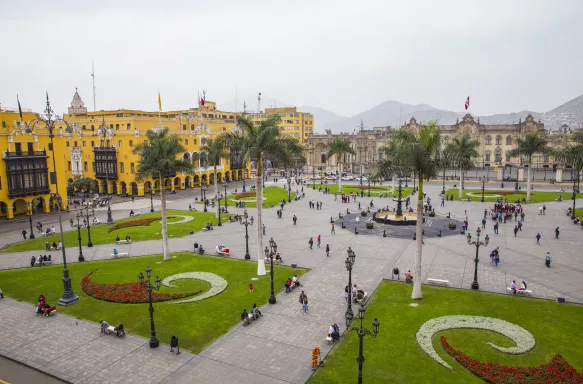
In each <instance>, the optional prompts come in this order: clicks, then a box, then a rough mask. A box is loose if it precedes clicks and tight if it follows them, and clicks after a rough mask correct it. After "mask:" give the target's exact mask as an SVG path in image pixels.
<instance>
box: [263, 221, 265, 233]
mask: <svg viewBox="0 0 583 384" xmlns="http://www.w3.org/2000/svg"><path fill="white" fill-rule="evenodd" d="M263 236H265V224H263Z"/></svg>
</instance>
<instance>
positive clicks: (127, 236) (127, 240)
mask: <svg viewBox="0 0 583 384" xmlns="http://www.w3.org/2000/svg"><path fill="white" fill-rule="evenodd" d="M131 242H132V239H131V237H130V235H126V243H131Z"/></svg>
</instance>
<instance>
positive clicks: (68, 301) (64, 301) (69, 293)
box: [26, 93, 79, 306]
mask: <svg viewBox="0 0 583 384" xmlns="http://www.w3.org/2000/svg"><path fill="white" fill-rule="evenodd" d="M57 122H60V123H63V124H65V125H66V129H65V131H66V132H67V133H70V132H72V131H73V129H72V128H71V126H70V125H69V124H68V123H67V122H66V121H65V120H63V119H62V118H60V117H58V116H57V115H55V114H54V111H53V108H52V107H51V103H50V101H49V95H48V93H47V103H46V108H45V113H44V116H42V117H37V118H36V119H34V120H33V121H31V122H30V124H29V125H28V126H27V128H26V132H27V133H32V132H33V131H34V128H35V127H36V125H37V124H43V125H44V126H45V128H46V129H47V130H48V132H49V139H50V141H51V142H50V146H49V149H50V151H51V153H52V155H53V156H52V158H53V159H52V162H53V172H54V180H51V183H52V184H54V185H55V196H56V199H57V202H58V203H60V202H61V197H60V195H59V183H58V180H57V175H58V173H57V165H56V161H55V144H54V140H53V138H54V137H55V132H54V131H55V123H57ZM51 179H52V177H51ZM57 218H58V220H59V230H60V235H61V244H62V245H61V254H62V256H63V287H64V291H63V296H62V297H61V298H60V299H59V301H58V303H59V305H63V306H67V305H72V304H75V303H77V302H78V301H79V297H78V296H76V295H75V293H74V292H73V287H72V284H71V277H70V276H69V269H68V268H67V254H66V251H65V236H64V232H63V220H62V217H61V209H58V210H57Z"/></svg>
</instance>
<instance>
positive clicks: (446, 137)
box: [443, 136, 449, 145]
mask: <svg viewBox="0 0 583 384" xmlns="http://www.w3.org/2000/svg"><path fill="white" fill-rule="evenodd" d="M443 142H444V143H445V145H447V144H449V136H444V137H443Z"/></svg>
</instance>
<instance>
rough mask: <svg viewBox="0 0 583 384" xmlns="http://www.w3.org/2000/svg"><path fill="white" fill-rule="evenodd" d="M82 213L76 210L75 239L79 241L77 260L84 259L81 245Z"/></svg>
mask: <svg viewBox="0 0 583 384" xmlns="http://www.w3.org/2000/svg"><path fill="white" fill-rule="evenodd" d="M82 218H83V214H82V213H79V212H77V241H78V242H79V261H85V257H84V256H83V247H82V246H81V219H82Z"/></svg>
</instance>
